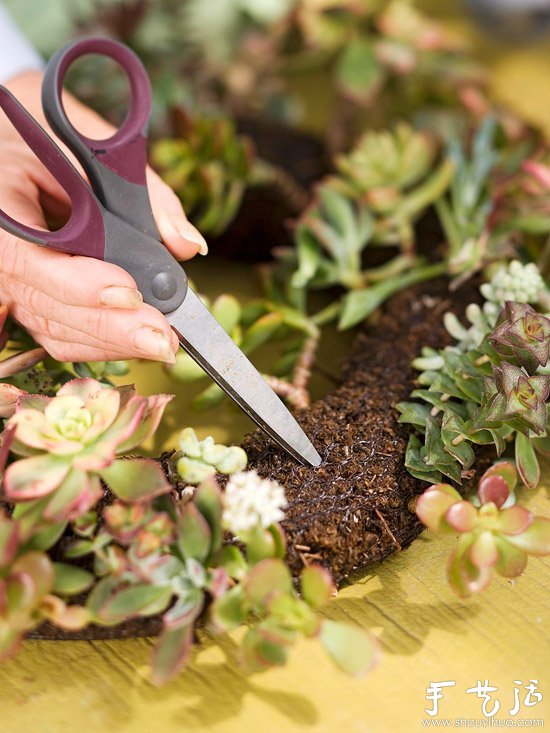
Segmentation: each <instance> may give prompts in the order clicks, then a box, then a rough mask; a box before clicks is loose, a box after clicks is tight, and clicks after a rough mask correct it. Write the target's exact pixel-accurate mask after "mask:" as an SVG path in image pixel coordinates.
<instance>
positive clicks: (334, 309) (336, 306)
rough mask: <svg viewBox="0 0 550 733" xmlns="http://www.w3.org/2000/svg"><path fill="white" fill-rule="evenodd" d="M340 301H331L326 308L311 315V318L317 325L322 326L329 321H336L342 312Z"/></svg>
mask: <svg viewBox="0 0 550 733" xmlns="http://www.w3.org/2000/svg"><path fill="white" fill-rule="evenodd" d="M340 308H341V305H340V301H338V300H336V301H334V303H330V304H329V305H327V306H326V307H325V308H322V309H321V310H320V311H318V312H317V313H315V314H314V315H313V316H311V320H312V321H313V323H314V324H315V325H316V326H319V327H322V326H325V325H326V324H327V323H330V322H331V321H334V320H335V319H336V318H338V316H339V314H340Z"/></svg>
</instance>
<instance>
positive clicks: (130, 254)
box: [0, 38, 321, 466]
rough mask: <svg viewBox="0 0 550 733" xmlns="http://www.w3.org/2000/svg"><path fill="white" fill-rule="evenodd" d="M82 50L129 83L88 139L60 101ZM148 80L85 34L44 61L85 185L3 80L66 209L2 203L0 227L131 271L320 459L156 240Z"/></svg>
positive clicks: (282, 432) (248, 401)
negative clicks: (9, 207)
mask: <svg viewBox="0 0 550 733" xmlns="http://www.w3.org/2000/svg"><path fill="white" fill-rule="evenodd" d="M86 54H100V55H104V56H108V57H109V58H111V59H112V60H114V61H115V62H117V63H118V64H119V65H120V66H121V67H122V69H123V71H124V72H125V74H126V76H127V77H128V81H129V84H130V103H129V109H128V112H127V115H126V118H125V120H124V122H123V123H122V125H121V127H120V128H119V129H118V130H117V131H116V132H115V133H114V134H113V136H112V137H111V138H109V139H107V140H92V139H90V138H87V137H85V136H84V135H82V134H81V133H79V132H78V130H76V129H75V128H74V127H73V125H72V123H71V122H70V121H69V119H68V117H67V115H66V113H65V109H64V107H63V101H62V90H63V81H64V78H65V75H66V73H67V70H68V69H69V67H70V66H71V64H72V63H73V62H74V61H75V60H76V59H78V58H80V57H81V56H84V55H86ZM151 98H152V95H151V85H150V82H149V78H148V75H147V72H146V71H145V69H144V67H143V65H142V63H141V61H140V60H139V59H138V57H137V56H136V55H135V54H134V52H133V51H131V50H130V49H129V48H128V47H126V46H125V45H123V44H121V43H118V42H117V41H113V40H111V39H107V38H85V39H82V40H78V41H76V42H72V43H69V44H68V45H66V46H65V47H63V48H62V49H60V50H59V51H58V52H57V53H56V54H55V55H54V56H53V57H52V58H51V60H50V62H49V63H48V65H47V68H46V71H45V74H44V81H43V85H42V106H43V108H44V113H45V115H46V119H47V120H48V123H49V124H50V126H51V128H52V129H53V130H54V131H55V133H56V135H57V136H58V137H59V138H60V139H61V140H62V141H63V142H64V143H65V144H66V145H67V147H68V148H69V149H70V150H71V151H72V152H73V153H74V155H75V156H76V158H77V159H78V161H79V162H80V164H81V165H82V167H83V169H84V171H85V172H86V175H87V177H88V180H89V182H90V186H88V184H87V183H86V182H85V181H84V179H83V178H82V177H81V176H80V174H79V173H78V171H77V170H76V168H74V166H73V165H72V164H71V163H70V161H69V160H68V159H67V157H66V156H65V155H64V153H63V152H62V151H61V150H60V149H59V147H58V146H57V145H56V143H55V142H54V141H53V140H52V139H51V138H50V137H49V135H48V134H47V133H46V132H45V130H44V129H43V128H42V127H41V126H40V125H39V124H38V122H36V120H35V119H34V118H33V117H32V116H31V115H30V114H29V112H27V110H26V109H25V108H24V107H23V106H22V105H21V104H20V103H19V102H18V101H17V99H16V98H15V97H14V96H13V95H12V94H11V93H10V92H9V91H8V90H7V89H5V88H4V87H2V86H0V108H2V109H3V111H4V112H5V114H6V115H7V117H8V118H9V119H10V121H11V123H12V124H13V126H14V127H15V128H16V129H17V131H18V132H19V134H20V135H21V137H22V138H23V139H24V140H25V142H26V143H27V144H28V146H29V147H30V148H31V150H32V151H33V152H34V153H35V154H36V156H37V157H38V158H39V159H40V160H41V161H42V163H43V164H44V165H45V166H46V167H47V168H48V170H49V171H50V172H51V173H52V175H53V176H54V177H55V178H56V179H57V181H58V182H59V183H60V184H61V186H63V188H64V189H65V190H66V191H67V193H68V195H69V196H70V199H71V204H72V212H71V215H70V218H69V220H68V221H67V223H66V224H65V225H64V226H63V227H62V228H61V229H59V230H57V231H52V232H44V231H39V230H36V229H33V228H31V227H29V226H27V225H25V224H21V223H19V222H17V221H15V220H14V219H12V218H11V217H10V216H8V215H7V214H6V213H5V212H3V211H2V210H1V209H0V226H1V227H2V228H3V229H6V230H7V231H8V232H10V233H11V234H13V235H15V236H17V237H20V238H21V239H25V240H27V241H29V242H34V243H35V244H38V245H41V246H44V247H52V248H53V249H56V250H59V251H60V252H66V253H69V254H73V255H85V256H87V257H94V258H96V259H100V260H105V262H110V263H113V264H115V265H118V266H119V267H122V268H123V269H124V270H126V272H128V273H129V274H130V275H132V277H133V278H134V280H135V281H136V283H137V286H138V289H139V291H140V292H141V294H142V296H143V300H144V301H145V302H146V303H148V304H150V305H152V306H154V307H155V308H157V309H158V310H159V311H160V312H161V313H163V314H164V315H165V316H166V318H167V319H168V322H169V323H170V325H171V326H172V328H173V329H174V331H175V333H176V334H177V337H178V340H179V343H180V345H181V347H182V348H183V349H184V350H185V351H186V352H187V353H188V354H190V356H191V357H192V358H193V359H194V360H195V361H196V362H197V363H198V364H199V365H200V366H201V367H202V368H203V369H204V371H205V372H206V373H207V374H209V375H210V376H211V377H212V379H214V380H215V381H216V382H217V383H218V384H219V385H220V387H221V388H222V389H223V390H224V391H225V392H226V393H227V394H228V395H229V397H231V398H232V399H233V400H234V401H235V402H236V403H237V404H238V405H239V406H240V407H241V408H242V409H243V410H244V411H245V412H246V413H247V414H248V415H249V416H250V417H251V418H252V419H253V420H254V421H255V422H256V423H257V424H258V425H259V426H260V427H261V428H262V429H263V430H265V432H266V433H268V435H270V436H271V437H272V438H273V439H274V440H275V441H276V442H277V443H278V444H279V445H281V446H282V447H283V448H284V449H285V450H287V451H288V453H290V454H291V455H292V456H294V457H295V458H296V459H298V460H299V461H300V462H301V463H304V464H306V465H308V464H309V465H312V466H319V465H320V464H321V457H320V456H319V454H318V453H317V451H316V450H315V448H314V446H313V445H312V443H311V442H310V440H309V439H308V437H307V436H306V434H305V433H304V431H303V430H302V428H301V427H300V426H299V425H298V423H297V422H296V420H295V419H294V417H293V416H292V415H291V414H290V412H289V411H288V410H287V408H286V407H285V405H284V404H283V403H282V402H281V400H280V399H279V398H278V397H277V395H276V394H275V393H274V392H273V390H272V389H271V387H270V386H269V385H268V384H267V382H266V381H265V379H264V378H263V377H262V376H261V374H260V373H259V372H258V371H257V370H256V369H255V368H254V366H252V364H251V363H250V361H249V360H248V359H247V358H246V356H245V355H244V354H243V353H242V351H241V350H240V349H239V348H238V346H237V345H236V344H235V343H234V341H233V340H232V339H231V337H230V336H229V335H228V334H227V333H226V332H225V331H224V329H223V328H222V326H220V324H219V323H218V322H217V321H216V319H215V318H214V316H213V315H212V314H211V313H210V311H209V310H208V309H207V308H206V306H205V305H204V304H203V303H202V301H201V300H200V298H199V297H198V296H197V294H196V293H195V292H194V291H193V290H192V289H191V288H190V287H189V285H188V282H187V277H186V275H185V272H184V270H183V268H182V267H181V265H180V264H179V262H177V260H176V259H174V257H172V255H171V254H170V252H169V251H168V250H167V249H166V247H165V246H164V245H163V244H162V242H161V239H160V235H159V232H158V230H157V227H156V224H155V222H154V219H153V213H152V210H151V204H150V201H149V195H148V192H147V184H146V179H145V172H146V165H147V126H148V121H149V115H150V111H151Z"/></svg>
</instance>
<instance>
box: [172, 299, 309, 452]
mask: <svg viewBox="0 0 550 733" xmlns="http://www.w3.org/2000/svg"><path fill="white" fill-rule="evenodd" d="M166 317H167V318H168V321H169V323H170V325H171V326H172V328H173V329H174V331H175V332H176V334H177V336H178V338H179V342H180V344H181V346H182V348H183V349H185V351H187V353H188V354H189V355H190V356H191V357H192V358H193V359H194V360H195V361H196V362H197V363H198V364H199V366H201V367H202V368H203V369H204V371H205V372H206V373H207V374H209V375H210V376H211V377H212V379H214V381H215V382H217V383H218V384H219V385H220V387H221V388H222V389H223V390H224V391H225V392H226V393H227V394H228V395H229V397H231V399H233V400H234V401H235V402H236V403H237V404H238V405H239V406H240V407H241V408H242V409H243V410H244V411H245V412H246V413H247V415H249V417H251V418H252V419H253V420H254V422H256V423H257V424H258V425H259V426H260V427H261V428H263V430H265V431H266V433H268V435H270V436H271V437H272V438H273V439H274V440H275V441H276V442H277V443H279V445H281V446H282V447H283V448H285V449H286V450H287V451H288V452H289V453H290V454H291V455H293V456H294V457H295V458H296V459H298V460H299V461H300V462H301V463H305V464H309V465H311V466H319V465H320V464H321V457H320V455H319V454H318V453H317V451H316V450H315V448H314V447H313V445H312V444H311V442H310V440H309V438H308V437H307V435H306V434H305V433H304V431H303V430H302V428H301V427H300V426H299V425H298V423H297V422H296V420H295V419H294V418H293V417H292V415H291V414H290V412H289V411H288V410H287V408H286V407H285V405H284V404H283V403H282V402H281V400H280V399H279V398H278V397H277V395H276V394H275V392H274V391H273V390H272V389H271V387H270V386H269V385H268V383H267V382H266V381H265V379H264V378H263V377H262V375H261V374H260V373H259V372H258V371H257V370H256V369H255V367H253V366H252V364H251V363H250V361H249V360H248V359H247V358H246V356H245V355H244V354H243V352H242V351H241V350H240V349H239V347H238V346H237V345H236V344H235V342H234V341H233V339H232V338H231V337H230V336H228V334H227V333H226V332H225V331H224V329H223V328H222V327H221V326H220V324H219V323H218V322H217V321H216V319H215V318H214V316H213V315H212V314H211V313H210V311H209V310H208V308H207V307H206V306H205V305H204V304H203V303H202V301H201V300H200V298H199V297H198V295H197V294H196V293H194V292H193V291H192V290H191V288H188V290H187V295H186V296H185V299H184V301H183V303H182V304H181V305H180V306H179V308H177V309H176V310H175V311H172V313H168V314H167V316H166Z"/></svg>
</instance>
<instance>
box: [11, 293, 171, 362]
mask: <svg viewBox="0 0 550 733" xmlns="http://www.w3.org/2000/svg"><path fill="white" fill-rule="evenodd" d="M11 311H12V313H13V315H14V317H15V318H16V319H17V320H18V321H19V322H20V323H21V324H22V325H23V326H24V327H25V328H27V329H28V330H30V331H32V332H33V333H40V334H44V335H45V336H47V337H48V338H51V339H54V340H57V341H75V342H77V343H81V344H84V345H87V346H93V347H97V348H104V349H111V350H116V351H118V352H120V353H123V354H124V355H125V358H131V357H146V358H149V359H155V360H157V361H164V362H169V363H172V362H173V361H174V358H175V357H174V353H175V351H176V350H177V348H178V343H177V338H176V339H174V336H175V334H174V332H173V331H172V329H171V328H170V325H169V324H168V322H167V321H166V319H165V318H164V316H162V315H161V313H159V311H157V310H156V309H155V308H152V307H151V306H148V305H144V306H142V307H141V308H140V309H138V310H135V311H129V310H128V311H123V310H115V309H109V308H79V307H67V306H66V305H65V304H63V303H59V302H56V301H53V300H52V299H50V298H48V297H47V296H44V295H43V294H42V293H40V292H36V291H35V294H34V295H33V296H32V297H31V298H29V297H28V295H27V294H23V297H22V298H21V300H20V301H19V302H17V303H14V305H13V307H12V309H11ZM44 314H47V315H44Z"/></svg>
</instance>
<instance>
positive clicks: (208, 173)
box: [151, 113, 258, 236]
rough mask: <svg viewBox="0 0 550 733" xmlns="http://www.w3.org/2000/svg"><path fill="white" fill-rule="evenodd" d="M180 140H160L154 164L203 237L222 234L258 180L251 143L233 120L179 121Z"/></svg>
mask: <svg viewBox="0 0 550 733" xmlns="http://www.w3.org/2000/svg"><path fill="white" fill-rule="evenodd" d="M181 120H182V121H181V122H180V128H181V129H180V137H178V138H165V139H161V140H158V141H157V142H156V143H154V145H153V147H152V151H151V153H152V161H153V164H154V165H155V166H156V167H157V168H158V169H159V171H160V173H161V175H162V177H163V178H164V180H165V181H166V183H167V184H168V185H169V186H170V187H171V188H173V189H174V191H175V192H176V193H177V194H178V196H179V197H180V199H181V201H182V203H183V206H184V208H185V211H186V212H187V214H188V216H189V217H190V218H191V219H192V221H193V223H194V224H195V225H196V226H197V228H198V229H200V230H201V231H202V232H203V233H204V234H210V235H213V236H216V235H219V234H221V233H222V232H223V231H224V230H225V229H227V227H228V226H229V225H230V224H231V222H232V221H233V219H234V217H235V216H236V214H237V212H238V210H239V208H240V205H241V201H242V198H243V195H244V192H245V190H246V188H247V187H248V186H249V185H251V184H253V183H254V182H255V181H256V180H257V171H258V169H257V166H256V159H255V152H254V147H253V145H252V142H251V141H250V140H249V139H248V138H247V137H244V136H242V135H239V134H238V133H237V132H236V130H235V126H234V124H233V122H232V121H231V120H230V119H229V118H222V117H220V118H207V117H196V118H191V117H189V116H187V115H183V113H182V117H181Z"/></svg>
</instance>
